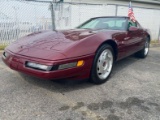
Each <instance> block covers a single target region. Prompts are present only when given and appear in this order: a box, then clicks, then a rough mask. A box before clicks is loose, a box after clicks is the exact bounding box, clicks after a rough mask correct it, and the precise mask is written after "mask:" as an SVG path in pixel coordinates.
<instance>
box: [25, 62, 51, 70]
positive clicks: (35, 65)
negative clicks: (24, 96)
mask: <svg viewBox="0 0 160 120" xmlns="http://www.w3.org/2000/svg"><path fill="white" fill-rule="evenodd" d="M26 67H29V68H34V69H39V70H43V71H49V70H51V68H52V66H47V65H42V64H38V63H33V62H27V63H26Z"/></svg>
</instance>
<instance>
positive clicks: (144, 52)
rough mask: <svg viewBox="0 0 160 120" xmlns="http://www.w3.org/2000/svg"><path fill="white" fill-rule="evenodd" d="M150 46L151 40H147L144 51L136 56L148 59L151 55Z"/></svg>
mask: <svg viewBox="0 0 160 120" xmlns="http://www.w3.org/2000/svg"><path fill="white" fill-rule="evenodd" d="M149 44H150V41H149V38H146V41H145V44H144V48H143V49H142V50H140V51H139V52H137V53H136V54H135V55H136V56H137V57H139V58H145V57H147V55H148V53H149Z"/></svg>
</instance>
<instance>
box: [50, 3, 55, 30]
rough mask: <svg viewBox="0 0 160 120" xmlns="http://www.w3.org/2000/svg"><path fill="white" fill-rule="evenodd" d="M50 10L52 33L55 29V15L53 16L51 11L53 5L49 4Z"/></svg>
mask: <svg viewBox="0 0 160 120" xmlns="http://www.w3.org/2000/svg"><path fill="white" fill-rule="evenodd" d="M50 8H51V9H50V10H51V19H52V30H53V31H54V30H55V29H56V27H55V14H54V10H53V3H52V2H51V3H50Z"/></svg>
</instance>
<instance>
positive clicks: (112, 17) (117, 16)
mask: <svg viewBox="0 0 160 120" xmlns="http://www.w3.org/2000/svg"><path fill="white" fill-rule="evenodd" d="M93 18H129V17H127V16H99V17H93Z"/></svg>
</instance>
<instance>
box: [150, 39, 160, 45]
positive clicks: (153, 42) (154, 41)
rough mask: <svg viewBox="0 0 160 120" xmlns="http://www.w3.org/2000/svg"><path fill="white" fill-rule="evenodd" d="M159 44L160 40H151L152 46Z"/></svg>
mask: <svg viewBox="0 0 160 120" xmlns="http://www.w3.org/2000/svg"><path fill="white" fill-rule="evenodd" d="M158 43H160V41H159V40H151V44H158Z"/></svg>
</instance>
